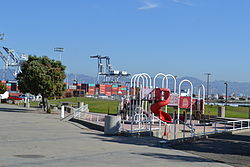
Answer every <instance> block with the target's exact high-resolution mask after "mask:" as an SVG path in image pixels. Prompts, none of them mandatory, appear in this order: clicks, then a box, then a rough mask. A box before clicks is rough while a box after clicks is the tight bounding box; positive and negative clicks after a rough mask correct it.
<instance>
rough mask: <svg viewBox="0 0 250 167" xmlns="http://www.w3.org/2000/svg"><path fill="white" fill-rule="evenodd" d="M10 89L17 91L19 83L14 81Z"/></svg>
mask: <svg viewBox="0 0 250 167" xmlns="http://www.w3.org/2000/svg"><path fill="white" fill-rule="evenodd" d="M10 90H11V91H17V84H16V83H12V84H11V88H10Z"/></svg>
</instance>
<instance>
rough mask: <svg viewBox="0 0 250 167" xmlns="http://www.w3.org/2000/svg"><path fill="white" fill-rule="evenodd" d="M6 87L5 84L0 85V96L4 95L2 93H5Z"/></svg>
mask: <svg viewBox="0 0 250 167" xmlns="http://www.w3.org/2000/svg"><path fill="white" fill-rule="evenodd" d="M6 90H7V87H6V85H5V84H3V83H0V94H4V92H6Z"/></svg>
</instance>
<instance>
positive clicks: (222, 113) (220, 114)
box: [218, 106, 225, 118]
mask: <svg viewBox="0 0 250 167" xmlns="http://www.w3.org/2000/svg"><path fill="white" fill-rule="evenodd" d="M218 117H221V118H225V106H219V107H218Z"/></svg>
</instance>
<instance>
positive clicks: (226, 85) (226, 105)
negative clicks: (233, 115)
mask: <svg viewBox="0 0 250 167" xmlns="http://www.w3.org/2000/svg"><path fill="white" fill-rule="evenodd" d="M224 84H225V85H226V104H225V107H226V106H227V85H228V84H227V82H225V83H224Z"/></svg>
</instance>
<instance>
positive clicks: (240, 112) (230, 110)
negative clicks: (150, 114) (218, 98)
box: [162, 105, 249, 119]
mask: <svg viewBox="0 0 250 167" xmlns="http://www.w3.org/2000/svg"><path fill="white" fill-rule="evenodd" d="M162 110H163V111H164V110H165V109H164V107H163V108H162ZM174 111H176V112H177V111H178V109H177V108H174V107H170V106H169V107H168V112H169V113H173V112H174ZM183 111H184V109H181V113H183ZM205 114H206V115H216V116H217V115H218V106H210V105H205ZM248 114H249V108H248V107H232V106H227V107H226V117H229V118H244V119H248Z"/></svg>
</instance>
